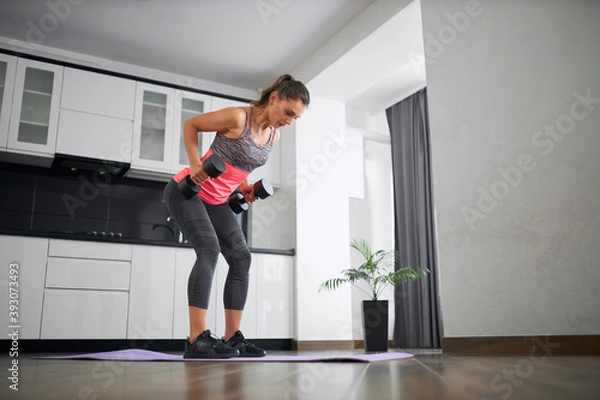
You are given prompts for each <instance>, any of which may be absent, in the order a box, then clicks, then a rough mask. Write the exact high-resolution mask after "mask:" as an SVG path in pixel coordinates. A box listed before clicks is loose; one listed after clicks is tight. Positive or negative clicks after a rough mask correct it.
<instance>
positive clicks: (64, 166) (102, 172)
mask: <svg viewBox="0 0 600 400" xmlns="http://www.w3.org/2000/svg"><path fill="white" fill-rule="evenodd" d="M51 168H52V170H53V171H55V172H60V173H65V174H70V175H73V174H84V175H87V176H90V175H91V176H92V177H95V178H96V179H99V180H102V181H103V182H105V183H107V184H111V183H112V184H114V183H117V182H118V181H119V180H120V179H121V178H122V177H123V176H124V175H125V174H126V173H127V171H129V168H131V164H130V163H126V162H119V161H112V160H101V159H98V158H90V157H81V156H74V155H71V154H59V153H57V154H55V156H54V160H53V161H52V166H51Z"/></svg>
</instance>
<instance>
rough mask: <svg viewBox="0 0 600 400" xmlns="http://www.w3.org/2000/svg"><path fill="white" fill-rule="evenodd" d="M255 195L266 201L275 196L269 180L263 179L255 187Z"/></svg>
mask: <svg viewBox="0 0 600 400" xmlns="http://www.w3.org/2000/svg"><path fill="white" fill-rule="evenodd" d="M253 186H254V195H255V196H256V197H258V198H260V199H266V198H267V197H269V196H271V195H272V194H273V192H274V191H273V186H271V182H269V180H268V179H267V178H263V179H261V180H259V181H258V182H256V183H255V184H254V185H253Z"/></svg>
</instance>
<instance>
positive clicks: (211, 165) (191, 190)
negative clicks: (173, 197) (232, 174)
mask: <svg viewBox="0 0 600 400" xmlns="http://www.w3.org/2000/svg"><path fill="white" fill-rule="evenodd" d="M202 167H203V168H204V171H206V174H207V175H208V176H210V177H211V178H216V177H218V176H219V175H221V174H222V173H223V172H225V169H226V166H225V163H224V162H223V160H222V159H221V157H219V156H218V155H216V154H212V155H211V156H210V157H207V158H206V159H205V160H204V162H203V163H202ZM177 187H178V188H179V190H180V191H181V194H182V195H183V196H184V197H185V198H187V199H192V198H194V196H197V195H198V192H200V185H196V184H195V183H194V181H193V180H192V177H191V176H190V175H186V176H185V178H183V179H182V180H181V181H179V183H178V184H177Z"/></svg>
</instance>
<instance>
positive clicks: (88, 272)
mask: <svg viewBox="0 0 600 400" xmlns="http://www.w3.org/2000/svg"><path fill="white" fill-rule="evenodd" d="M131 259H132V245H130V244H120V243H99V242H86V241H71V240H60V239H50V241H49V245H48V261H47V262H48V268H47V270H46V274H45V275H46V279H45V289H44V291H43V293H44V301H43V314H42V323H41V335H40V337H41V338H42V339H123V338H125V337H127V318H128V311H129V290H130V285H131V281H130V279H131Z"/></svg>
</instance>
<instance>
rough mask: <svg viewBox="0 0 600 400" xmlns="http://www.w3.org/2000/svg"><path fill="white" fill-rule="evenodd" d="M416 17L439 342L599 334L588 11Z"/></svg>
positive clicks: (560, 6) (591, 13) (596, 15)
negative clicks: (434, 224)
mask: <svg viewBox="0 0 600 400" xmlns="http://www.w3.org/2000/svg"><path fill="white" fill-rule="evenodd" d="M421 4H422V15H423V28H424V38H425V50H426V60H427V66H426V67H427V82H428V93H429V104H430V119H431V136H432V148H433V178H434V193H435V203H436V211H437V220H438V235H439V237H438V245H439V268H440V275H441V299H442V309H443V314H444V329H445V334H446V336H449V337H451V336H479V335H483V336H488V335H489V336H509V335H534V334H536V335H538V334H539V335H542V334H554V335H560V334H598V333H600V313H599V312H598V304H600V292H599V291H598V288H599V287H600V265H599V264H598V263H599V261H598V260H600V246H598V243H600V212H599V209H600V208H599V205H600V157H599V156H598V152H599V150H600V135H599V134H598V129H599V127H600V78H599V77H600V45H599V43H600V42H599V41H598V38H600V2H597V1H541V0H538V1H535V0H522V1H506V2H493V1H483V0H482V1H480V2H478V1H471V0H469V1H464V0H444V1H441V0H421ZM582 98H588V100H582ZM590 98H591V99H590Z"/></svg>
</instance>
